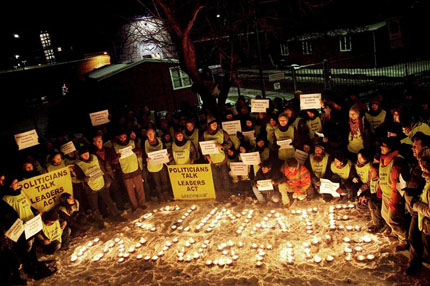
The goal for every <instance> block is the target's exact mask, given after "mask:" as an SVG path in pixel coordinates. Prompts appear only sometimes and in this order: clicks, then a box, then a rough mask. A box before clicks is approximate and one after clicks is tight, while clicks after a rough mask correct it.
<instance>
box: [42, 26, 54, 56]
mask: <svg viewBox="0 0 430 286" xmlns="http://www.w3.org/2000/svg"><path fill="white" fill-rule="evenodd" d="M40 42H41V43H42V47H43V53H44V54H45V59H46V62H48V63H54V62H55V55H54V50H53V49H52V43H51V37H50V36H49V33H48V32H46V31H45V32H40Z"/></svg>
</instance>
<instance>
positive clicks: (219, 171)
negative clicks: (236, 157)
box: [203, 116, 232, 194]
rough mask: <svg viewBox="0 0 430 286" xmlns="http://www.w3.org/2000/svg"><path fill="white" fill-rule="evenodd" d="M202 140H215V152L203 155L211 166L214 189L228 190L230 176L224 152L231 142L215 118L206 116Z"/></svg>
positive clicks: (219, 190) (218, 191) (218, 190)
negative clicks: (205, 126)
mask: <svg viewBox="0 0 430 286" xmlns="http://www.w3.org/2000/svg"><path fill="white" fill-rule="evenodd" d="M203 138H204V141H210V140H213V141H215V144H216V147H217V148H218V152H219V153H217V154H210V155H205V159H206V160H207V161H209V163H210V164H211V167H212V176H213V179H214V185H215V191H216V192H217V193H218V194H219V193H220V192H221V191H222V190H230V178H229V177H228V167H227V156H226V154H225V152H226V151H227V150H228V149H229V148H230V147H231V145H232V143H231V141H230V138H229V136H228V134H227V133H226V132H224V131H223V130H222V129H220V128H219V126H218V122H217V121H216V119H215V118H213V117H210V116H208V118H207V128H206V131H205V132H204V133H203Z"/></svg>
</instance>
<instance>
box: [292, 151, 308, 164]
mask: <svg viewBox="0 0 430 286" xmlns="http://www.w3.org/2000/svg"><path fill="white" fill-rule="evenodd" d="M308 156H309V154H308V153H306V152H305V151H302V150H299V149H296V153H295V154H294V158H296V159H297V161H299V164H300V165H301V166H303V165H304V164H305V162H306V159H307V158H308Z"/></svg>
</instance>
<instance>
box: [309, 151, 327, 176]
mask: <svg viewBox="0 0 430 286" xmlns="http://www.w3.org/2000/svg"><path fill="white" fill-rule="evenodd" d="M328 157H329V155H328V154H325V155H324V158H323V159H322V161H321V162H317V161H315V159H314V158H315V155H314V154H311V155H310V157H309V161H310V163H311V168H312V171H313V172H314V174H315V176H317V178H322V177H324V175H325V171H326V169H327V163H328Z"/></svg>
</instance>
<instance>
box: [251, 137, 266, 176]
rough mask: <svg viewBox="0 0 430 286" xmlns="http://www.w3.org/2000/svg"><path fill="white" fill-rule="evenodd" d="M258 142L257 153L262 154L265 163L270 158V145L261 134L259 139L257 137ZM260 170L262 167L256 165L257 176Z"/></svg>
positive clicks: (261, 158) (262, 160)
mask: <svg viewBox="0 0 430 286" xmlns="http://www.w3.org/2000/svg"><path fill="white" fill-rule="evenodd" d="M256 142H257V146H256V149H255V151H257V152H258V153H259V154H260V160H261V162H264V161H266V160H267V159H269V157H270V149H269V143H268V142H267V140H266V138H265V136H262V135H261V134H260V136H259V137H257V139H256ZM258 169H260V165H255V166H254V173H255V174H257V172H258Z"/></svg>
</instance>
